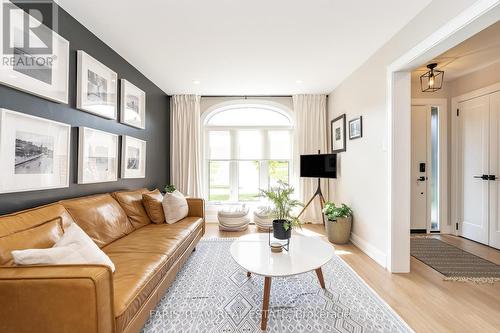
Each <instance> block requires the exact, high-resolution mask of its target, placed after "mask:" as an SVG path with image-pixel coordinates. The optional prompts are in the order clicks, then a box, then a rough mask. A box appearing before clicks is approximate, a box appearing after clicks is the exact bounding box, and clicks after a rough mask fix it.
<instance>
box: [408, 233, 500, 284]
mask: <svg viewBox="0 0 500 333" xmlns="http://www.w3.org/2000/svg"><path fill="white" fill-rule="evenodd" d="M410 253H411V255H412V256H413V257H415V258H417V259H418V260H420V261H422V262H423V263H424V264H426V265H428V266H430V267H432V268H433V269H435V270H436V271H438V272H440V273H441V274H443V275H444V276H446V280H452V281H472V282H479V283H494V282H496V281H500V265H497V264H495V263H493V262H491V261H488V260H486V259H483V258H481V257H478V256H476V255H473V254H472V253H469V252H467V251H464V250H462V249H459V248H458V247H456V246H453V245H451V244H448V243H445V242H443V241H441V240H439V239H437V238H432V237H419V236H415V237H411V240H410Z"/></svg>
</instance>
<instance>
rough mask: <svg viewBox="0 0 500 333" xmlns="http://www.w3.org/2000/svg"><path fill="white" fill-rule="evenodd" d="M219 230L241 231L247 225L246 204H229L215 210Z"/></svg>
mask: <svg viewBox="0 0 500 333" xmlns="http://www.w3.org/2000/svg"><path fill="white" fill-rule="evenodd" d="M217 218H218V220H219V230H223V231H243V230H245V229H246V228H247V227H248V224H249V223H250V219H249V218H248V207H247V206H246V205H231V206H227V207H224V208H222V209H221V210H219V211H218V212H217Z"/></svg>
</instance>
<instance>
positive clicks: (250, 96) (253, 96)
mask: <svg viewBox="0 0 500 333" xmlns="http://www.w3.org/2000/svg"><path fill="white" fill-rule="evenodd" d="M201 97H214V98H223V97H229V98H234V97H241V98H245V99H246V98H259V97H261V98H265V97H267V98H270V97H292V95H201Z"/></svg>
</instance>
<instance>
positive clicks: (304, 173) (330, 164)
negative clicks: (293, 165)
mask: <svg viewBox="0 0 500 333" xmlns="http://www.w3.org/2000/svg"><path fill="white" fill-rule="evenodd" d="M300 177H311V178H337V154H314V155H300Z"/></svg>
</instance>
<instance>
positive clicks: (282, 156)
mask: <svg viewBox="0 0 500 333" xmlns="http://www.w3.org/2000/svg"><path fill="white" fill-rule="evenodd" d="M204 128H205V140H204V142H205V149H204V150H205V179H206V180H207V181H206V185H205V186H206V193H207V194H208V200H209V201H210V202H258V201H260V197H259V189H265V188H266V189H267V188H269V186H271V185H273V184H275V183H276V182H277V181H278V180H282V181H284V182H289V180H290V175H291V168H292V141H293V140H292V131H293V122H292V119H291V117H290V114H289V113H288V112H286V111H285V110H282V109H280V108H277V107H271V106H268V105H250V104H236V105H231V106H226V107H220V108H216V109H214V110H213V111H211V112H209V113H208V114H207V115H206V117H205V121H204Z"/></svg>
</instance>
